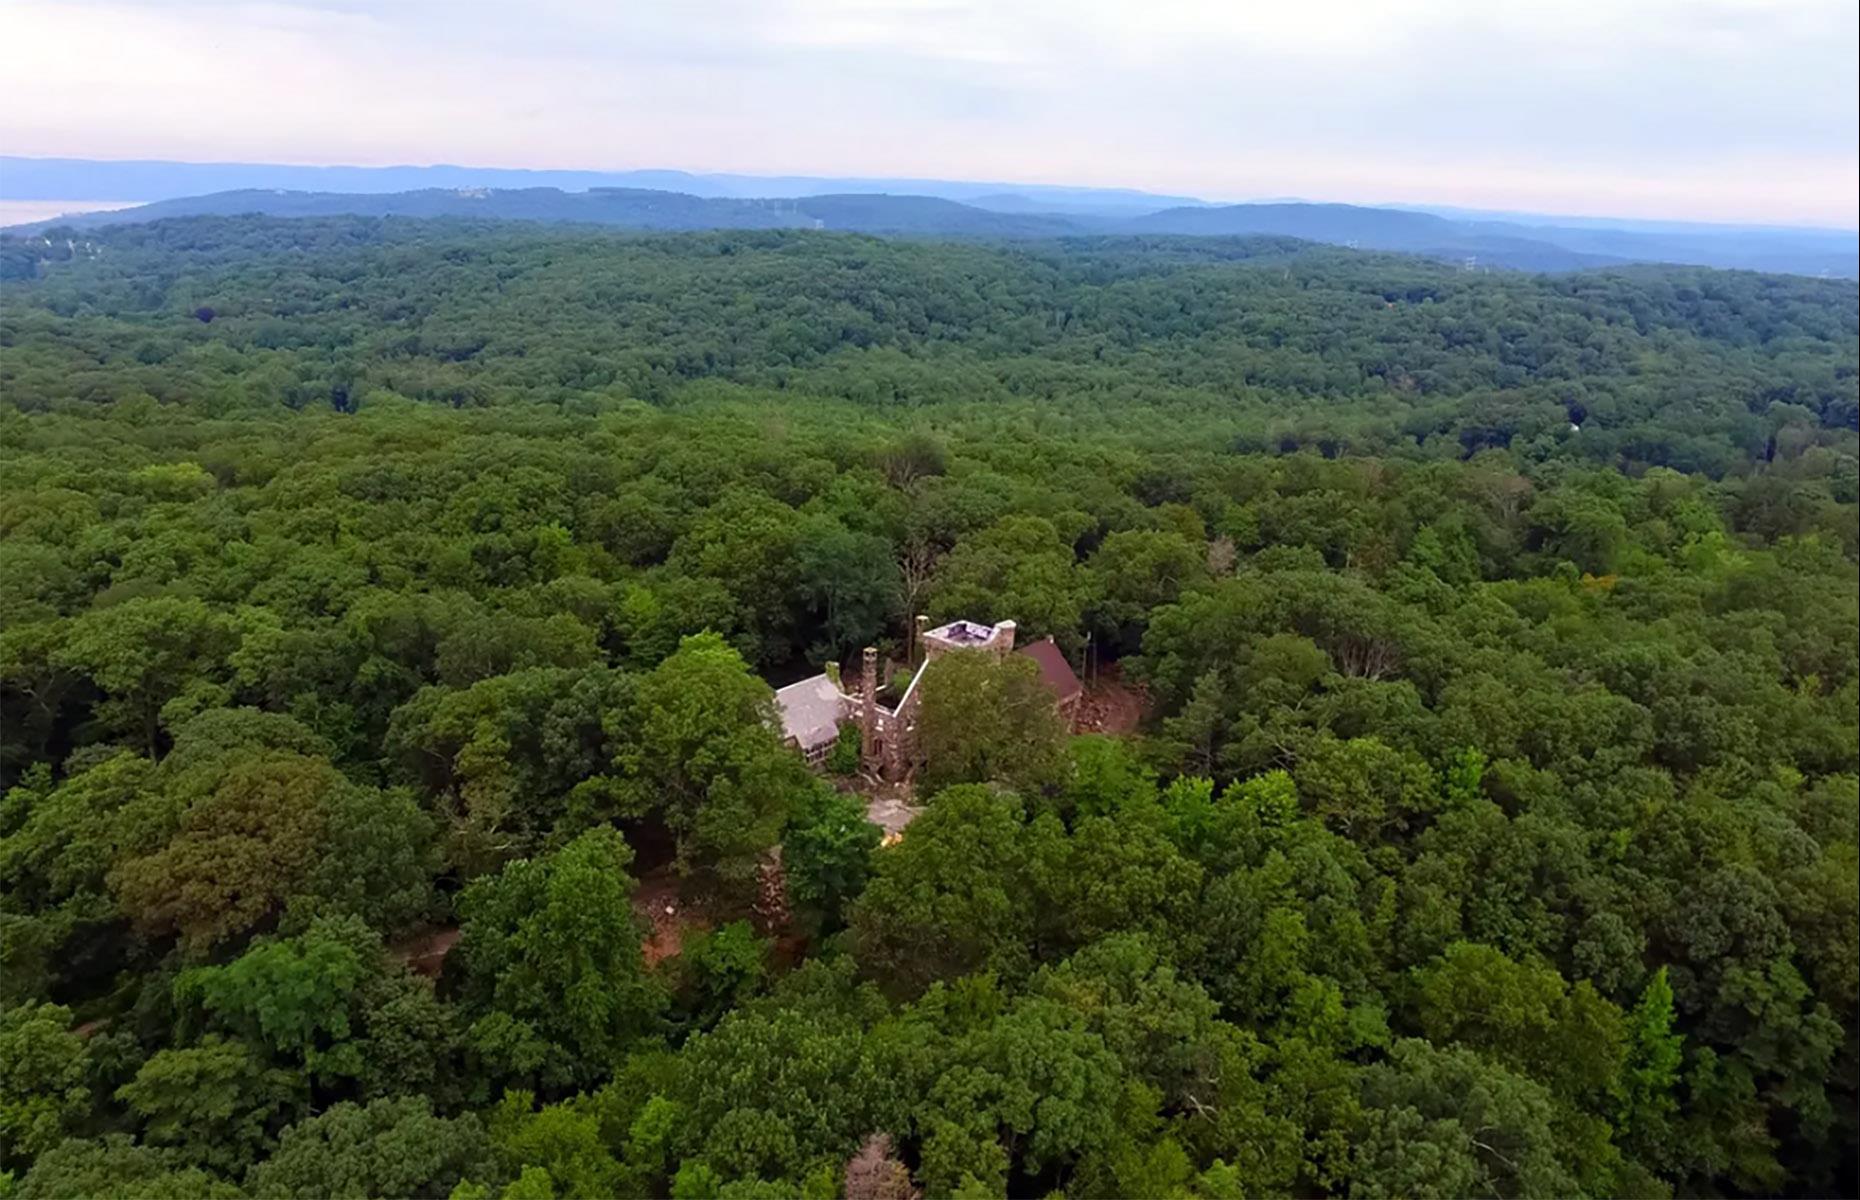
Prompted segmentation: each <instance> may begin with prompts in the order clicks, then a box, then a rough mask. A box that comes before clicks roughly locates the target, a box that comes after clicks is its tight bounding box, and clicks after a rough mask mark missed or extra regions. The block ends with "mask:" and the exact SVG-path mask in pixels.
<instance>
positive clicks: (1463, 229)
mask: <svg viewBox="0 0 1860 1200" xmlns="http://www.w3.org/2000/svg"><path fill="white" fill-rule="evenodd" d="M256 179H263V180H266V181H267V182H265V183H264V184H263V185H262V186H259V185H255V184H254V183H253V182H252V181H253V180H256ZM194 184H198V185H200V191H199V194H194V193H188V194H181V195H177V194H175V193H174V192H173V191H172V190H170V191H168V192H167V193H166V194H165V195H161V196H160V197H159V198H156V197H155V195H154V194H156V193H161V192H162V191H163V189H173V188H177V187H182V186H190V185H194ZM229 184H230V185H235V186H219V185H229ZM409 184H413V185H414V186H406V185H409ZM85 197H94V198H97V199H112V200H135V199H143V198H149V199H150V201H151V202H150V203H147V204H143V205H139V206H136V207H132V208H124V209H118V210H114V211H110V212H97V213H87V214H84V215H81V216H76V217H64V218H59V219H57V220H56V221H49V222H38V223H36V224H35V225H31V226H20V227H16V229H23V230H30V229H44V228H49V227H51V226H53V225H69V226H72V227H75V228H92V227H96V226H100V225H114V224H122V223H125V222H138V221H152V220H158V219H161V218H165V217H180V216H197V215H222V216H231V215H242V214H246V213H261V214H265V215H270V216H284V217H307V216H332V215H341V214H354V215H361V216H404V217H479V218H487V219H500V220H531V221H557V222H574V223H583V224H595V225H612V226H617V227H622V228H629V229H659V230H678V229H739V228H740V229H751V228H753V229H762V228H787V227H795V228H818V229H837V230H848V231H854V232H862V233H872V234H881V235H892V236H916V237H977V238H987V237H1006V238H1024V237H1061V236H1067V235H1086V234H1090V235H1105V234H1133V235H1134V234H1144V235H1174V236H1193V237H1212V236H1254V235H1277V236H1285V237H1295V238H1302V239H1305V240H1308V241H1315V242H1326V243H1330V244H1333V245H1342V246H1352V247H1356V248H1359V249H1363V250H1388V251H1399V252H1404V253H1411V254H1422V255H1428V256H1430V257H1435V258H1443V259H1448V260H1451V261H1458V262H1463V263H1466V264H1467V265H1469V266H1472V267H1474V268H1498V269H1510V270H1526V271H1568V270H1576V269H1580V268H1583V267H1595V266H1607V265H1612V264H1621V263H1630V262H1672V263H1689V264H1695V265H1699V266H1709V267H1727V268H1743V269H1750V270H1760V271H1773V272H1783V273H1790V274H1799V275H1826V276H1837V277H1843V278H1855V277H1860V235H1856V233H1855V232H1853V231H1850V230H1817V229H1787V228H1757V227H1746V226H1711V225H1696V224H1692V225H1688V224H1684V223H1678V222H1673V223H1652V222H1635V221H1624V222H1620V223H1618V224H1613V225H1611V224H1608V223H1606V222H1602V221H1598V220H1596V219H1592V218H1591V219H1583V220H1581V221H1579V222H1576V223H1572V224H1567V225H1565V224H1556V223H1535V219H1533V218H1521V219H1519V220H1494V219H1491V218H1490V217H1488V216H1486V215H1485V214H1478V215H1477V217H1476V219H1475V217H1474V216H1471V215H1451V214H1450V213H1443V212H1440V211H1432V212H1430V211H1423V210H1419V209H1413V208H1395V207H1371V206H1363V205H1350V204H1313V203H1305V202H1296V201H1288V202H1276V203H1268V204H1228V205H1212V204H1207V203H1204V202H1202V201H1199V200H1194V199H1191V198H1188V197H1179V196H1161V195H1155V194H1152V193H1147V192H1137V191H1128V190H1118V189H1098V188H1065V187H1053V186H1046V185H1008V184H998V183H961V182H949V181H937V180H886V179H875V180H841V179H821V178H813V177H803V176H791V177H766V178H765V177H757V176H744V175H693V174H687V173H684V172H679V171H629V172H592V171H521V170H504V169H480V168H470V167H452V166H437V167H293V166H267V165H263V164H244V163H226V164H203V163H162V162H110V163H106V162H92V161H89V160H81V159H27V158H0V198H4V199H38V198H55V199H60V200H68V201H74V202H75V201H79V200H82V199H83V198H85ZM1545 220H1546V221H1548V219H1545Z"/></svg>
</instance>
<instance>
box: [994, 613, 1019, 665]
mask: <svg viewBox="0 0 1860 1200" xmlns="http://www.w3.org/2000/svg"><path fill="white" fill-rule="evenodd" d="M1015 628H1016V626H1015V624H1014V622H1012V621H998V622H996V623H995V636H994V651H995V653H996V654H998V655H1000V656H1001V657H1002V658H1006V657H1007V656H1008V655H1010V654H1012V653H1014V630H1015Z"/></svg>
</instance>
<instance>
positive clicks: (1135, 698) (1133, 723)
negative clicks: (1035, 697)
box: [1078, 663, 1149, 734]
mask: <svg viewBox="0 0 1860 1200" xmlns="http://www.w3.org/2000/svg"><path fill="white" fill-rule="evenodd" d="M1148 710H1149V697H1148V696H1147V695H1145V694H1144V691H1143V689H1142V688H1141V687H1137V686H1134V685H1131V684H1128V683H1125V682H1124V678H1123V672H1122V671H1121V670H1119V669H1118V665H1117V664H1116V663H1111V664H1110V665H1109V666H1106V667H1105V668H1104V669H1103V670H1101V671H1100V672H1099V673H1098V677H1097V678H1096V679H1094V680H1092V681H1091V682H1090V683H1088V684H1086V685H1085V695H1084V697H1083V698H1082V699H1081V700H1080V701H1079V719H1078V730H1079V732H1080V733H1110V734H1125V733H1135V732H1136V730H1137V726H1138V725H1140V724H1142V722H1143V714H1144V713H1145V712H1147V711H1148Z"/></svg>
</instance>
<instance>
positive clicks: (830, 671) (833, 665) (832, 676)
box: [820, 658, 840, 687]
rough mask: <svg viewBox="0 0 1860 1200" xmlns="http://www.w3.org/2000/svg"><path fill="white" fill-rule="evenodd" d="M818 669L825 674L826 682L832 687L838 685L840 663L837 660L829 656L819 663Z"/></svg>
mask: <svg viewBox="0 0 1860 1200" xmlns="http://www.w3.org/2000/svg"><path fill="white" fill-rule="evenodd" d="M820 669H821V671H822V673H824V674H825V675H826V677H827V682H828V683H830V684H832V685H833V686H834V687H839V686H840V664H839V663H838V662H837V661H835V660H834V659H831V658H830V659H828V660H827V661H826V662H824V663H822V664H821V666H820Z"/></svg>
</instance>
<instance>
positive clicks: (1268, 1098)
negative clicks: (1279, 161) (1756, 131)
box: [0, 218, 1860, 1200]
mask: <svg viewBox="0 0 1860 1200" xmlns="http://www.w3.org/2000/svg"><path fill="white" fill-rule="evenodd" d="M0 271H3V273H4V278H5V281H6V282H5V287H4V290H3V291H0V394H3V396H4V405H0V787H4V789H5V790H4V797H3V799H0V1196H7V1195H17V1196H19V1197H22V1198H23V1197H52V1196H60V1197H62V1196H73V1195H99V1196H103V1195H125V1196H127V1195H137V1196H160V1195H176V1196H182V1195H185V1196H209V1195H211V1196H253V1197H261V1196H262V1197H272V1196H279V1197H287V1196H288V1197H299V1196H301V1197H313V1196H330V1195H357V1196H360V1195H371V1196H412V1195H420V1196H429V1195H430V1196H451V1197H455V1198H457V1200H477V1198H485V1200H489V1198H492V1197H512V1198H517V1197H538V1196H597V1195H598V1196H605V1195H661V1196H675V1197H679V1198H680V1200H697V1198H699V1197H756V1196H776V1195H782V1196H787V1195H806V1196H819V1197H831V1196H839V1195H845V1196H848V1197H854V1196H859V1197H878V1196H895V1197H904V1196H908V1195H911V1194H913V1192H916V1191H921V1192H922V1193H924V1194H926V1195H931V1196H948V1195H977V1196H979V1195H996V1196H1000V1195H1015V1196H1022V1195H1052V1194H1062V1195H1067V1196H1076V1197H1088V1196H1123V1195H1145V1196H1150V1195H1155V1196H1162V1195H1170V1196H1197V1197H1209V1198H1214V1197H1230V1196H1241V1195H1260V1194H1265V1195H1289V1194H1293V1193H1297V1194H1301V1195H1319V1194H1322V1195H1351V1196H1364V1197H1368V1196H1381V1195H1443V1196H1450V1195H1495V1196H1549V1195H1556V1196H1564V1195H1623V1194H1630V1195H1667V1194H1672V1195H1698V1194H1708V1195H1710V1194H1716V1195H1724V1194H1756V1193H1766V1194H1794V1195H1815V1194H1851V1193H1853V1192H1854V1191H1855V1190H1856V1188H1857V1187H1860V1181H1857V1180H1856V1147H1855V1134H1854V1130H1855V1126H1856V1122H1857V1121H1860V1111H1857V1110H1856V1092H1855V1080H1856V1075H1857V1073H1860V1018H1857V1016H1856V1011H1855V1007H1856V998H1857V997H1860V916H1857V912H1860V883H1857V882H1856V880H1857V877H1860V850H1857V849H1856V829H1857V826H1860V778H1857V775H1856V771H1857V770H1860V713H1857V710H1860V580H1857V578H1856V572H1857V558H1860V521H1857V513H1860V508H1857V505H1856V498H1857V497H1856V491H1857V486H1860V474H1857V470H1856V456H1857V453H1860V383H1857V370H1856V367H1857V360H1860V304H1857V302H1856V297H1855V295H1854V292H1853V290H1852V288H1851V286H1849V285H1843V284H1839V283H1833V282H1828V281H1819V280H1810V279H1800V278H1786V277H1773V276H1762V275H1755V274H1747V273H1728V272H1714V271H1708V270H1694V269H1679V268H1636V269H1631V270H1619V271H1607V272H1599V273H1579V274H1573V275H1567V276H1560V277H1543V276H1526V275H1510V274H1488V273H1472V272H1466V271H1462V270H1457V269H1453V268H1449V267H1445V266H1441V265H1438V264H1433V263H1429V262H1425V261H1421V260H1417V259H1407V258H1401V257H1396V256H1386V255H1370V254H1359V253H1352V252H1348V251H1344V250H1340V249H1324V248H1315V247H1311V246H1307V245H1303V244H1300V243H1296V242H1290V241H1286V240H1282V239H1252V240H1230V239H1166V238H1145V239H1117V238H1083V239H1070V240H1063V241H1052V242H1026V243H1017V244H1014V245H1012V246H996V245H988V244H980V243H965V244H959V243H936V242H910V241H878V240H874V239H869V238H863V237H856V236H849V235H837V234H822V233H814V232H805V231H750V232H726V233H702V234H685V235H670V236H625V235H615V234H613V233H609V232H595V231H578V230H562V229H550V230H542V229H537V228H534V227H521V226H500V225H492V224H472V223H465V222H421V221H409V220H400V219H381V220H370V219H359V218H358V219H318V220H305V221H284V220H273V219H260V218H238V219H190V220H182V221H170V222H162V223H157V224H152V225H133V226H124V227H120V228H113V229H110V230H107V231H97V232H86V233H82V234H76V233H74V234H73V235H72V236H71V237H69V238H66V237H64V236H62V235H56V236H48V237H44V238H39V237H35V238H32V239H0ZM918 614H924V615H927V616H928V617H930V618H931V619H934V620H937V621H942V620H945V619H951V618H956V617H962V618H967V619H972V620H977V621H982V622H993V621H1003V620H1013V621H1015V622H1016V623H1017V625H1018V628H1019V632H1020V636H1021V637H1023V638H1024V639H1028V640H1031V639H1034V638H1044V637H1049V636H1050V637H1052V638H1053V639H1055V641H1056V642H1057V644H1058V646H1059V647H1060V648H1061V649H1062V651H1063V652H1064V653H1065V654H1066V655H1067V656H1068V657H1069V658H1070V659H1071V661H1072V662H1073V663H1074V664H1076V665H1078V666H1080V667H1081V668H1084V667H1087V666H1089V667H1090V668H1091V669H1090V670H1089V671H1088V672H1087V674H1088V677H1090V678H1091V679H1093V680H1095V679H1096V678H1097V677H1098V676H1099V674H1100V673H1103V674H1106V675H1111V676H1115V677H1118V678H1121V680H1122V681H1123V682H1124V684H1126V685H1128V686H1130V687H1132V688H1137V689H1140V690H1141V692H1142V694H1143V695H1144V696H1145V697H1146V703H1147V707H1146V711H1145V714H1144V717H1143V720H1142V723H1141V725H1140V727H1139V728H1138V729H1137V730H1136V731H1135V732H1134V733H1128V734H1123V735H1118V736H1107V735H1101V734H1083V735H1078V736H1071V737H1067V736H1065V735H1064V734H1063V733H1061V732H1058V731H1057V730H1055V729H1054V722H1053V721H1052V720H1051V719H1049V718H1050V714H1047V713H1045V712H1043V711H1039V710H1038V705H1037V703H1036V701H1037V700H1038V699H1039V692H1038V690H1037V687H1036V686H1035V682H1036V681H1034V680H1033V679H1032V675H1031V673H1030V672H1028V671H1026V670H1025V669H1022V668H1009V669H1007V670H1006V671H1005V672H999V673H996V674H998V675H999V676H1000V677H999V678H997V677H996V674H991V673H989V672H985V671H981V670H979V669H972V668H970V667H969V666H967V665H966V664H957V665H955V666H953V667H951V668H946V669H944V670H941V671H939V672H938V674H939V676H941V677H942V678H941V679H940V680H939V682H938V683H937V684H936V685H935V686H936V687H937V688H939V689H941V690H940V691H939V694H938V698H937V702H936V703H937V706H938V711H939V712H940V713H943V714H946V715H945V716H944V717H942V718H939V723H938V725H937V730H938V734H937V736H938V737H939V738H941V739H942V742H941V743H939V744H944V743H946V744H947V749H946V750H942V751H939V753H938V757H937V760H936V762H935V764H934V766H933V767H932V768H931V769H929V770H927V771H926V772H924V773H923V775H922V776H921V777H920V779H919V780H918V785H919V786H918V789H917V795H916V801H917V804H918V805H919V806H920V808H921V814H920V815H918V816H917V817H916V819H915V820H914V821H913V822H912V823H911V824H910V826H909V828H908V830H906V831H905V833H904V835H903V836H902V838H901V839H896V840H895V842H893V841H892V840H890V839H887V840H885V841H881V836H880V830H879V829H878V828H877V827H875V826H874V825H872V824H871V823H869V822H868V820H867V810H866V807H865V801H864V799H863V798H862V796H861V795H860V794H859V792H858V786H859V785H858V784H857V783H856V781H853V780H851V779H849V778H844V777H840V776H835V775H832V774H821V773H816V772H813V771H810V770H809V769H808V768H807V767H806V766H805V765H804V763H803V761H802V759H801V757H800V755H799V754H798V753H797V752H796V751H795V750H794V748H793V747H790V746H787V745H784V744H783V742H782V740H781V736H780V732H779V729H780V727H779V723H778V722H777V721H776V719H775V711H776V710H775V705H774V699H773V686H774V685H778V684H783V683H787V682H789V681H791V680H794V679H797V678H800V677H802V676H804V675H809V674H811V673H813V672H814V671H816V670H819V669H820V668H821V667H822V666H823V665H824V664H827V663H830V662H840V661H847V662H851V661H854V660H856V658H857V657H858V653H859V651H860V649H861V648H862V647H864V646H866V645H876V646H878V647H880V648H881V650H882V651H884V653H885V655H886V656H887V657H889V658H891V659H894V660H902V659H904V658H906V657H907V656H908V648H909V643H910V635H911V630H912V623H911V622H912V618H913V617H915V616H916V615H918ZM1023 677H1024V678H1023ZM965 688H967V689H971V690H972V691H973V695H974V696H978V697H979V696H990V697H1002V696H1005V697H1009V700H1011V705H1012V709H1011V711H1009V710H1008V709H1007V708H1006V707H1005V706H1006V705H1008V703H1009V700H1002V701H997V703H1001V704H1003V705H1004V708H1003V719H1002V720H1001V721H999V722H992V723H991V722H989V721H987V720H983V719H980V717H981V716H982V715H986V714H987V713H988V712H989V711H990V710H988V709H986V708H985V707H980V706H979V704H978V703H977V702H975V701H971V702H970V703H968V704H965V703H964V699H965V696H967V695H969V693H968V692H965V691H964V689H965ZM855 757H856V756H855ZM771 864H779V867H778V869H776V870H774V871H773V872H772V869H771ZM771 877H773V878H775V879H777V880H778V881H779V883H780V886H779V888H777V889H776V890H777V891H778V892H779V893H780V894H779V895H778V896H777V897H775V898H774V900H771V898H770V897H769V896H768V895H767V894H766V893H767V892H768V890H769V889H768V881H769V880H770V878H771ZM665 887H670V888H673V889H675V891H676V893H677V895H678V896H679V897H680V898H681V899H680V902H682V898H684V897H689V896H694V895H695V896H702V897H704V898H705V909H704V911H705V912H706V913H707V914H708V915H709V917H710V918H712V919H711V920H709V922H708V924H707V925H706V926H705V927H703V928H697V927H695V926H694V927H693V928H691V929H690V930H688V931H687V932H686V935H685V937H684V939H683V942H682V944H675V945H673V946H671V947H670V948H669V951H668V950H667V948H666V947H663V946H660V945H659V938H658V937H657V936H656V934H655V928H654V926H653V925H652V924H650V923H649V922H648V920H647V918H648V916H650V913H648V912H647V911H646V909H645V908H644V907H643V904H642V902H641V901H640V899H639V898H640V897H642V896H645V895H653V896H662V895H665V894H668V893H665V892H663V890H659V891H655V890H654V889H655V888H661V889H663V888H665ZM435 947H437V949H436V950H435Z"/></svg>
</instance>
